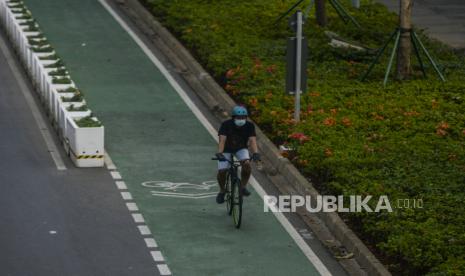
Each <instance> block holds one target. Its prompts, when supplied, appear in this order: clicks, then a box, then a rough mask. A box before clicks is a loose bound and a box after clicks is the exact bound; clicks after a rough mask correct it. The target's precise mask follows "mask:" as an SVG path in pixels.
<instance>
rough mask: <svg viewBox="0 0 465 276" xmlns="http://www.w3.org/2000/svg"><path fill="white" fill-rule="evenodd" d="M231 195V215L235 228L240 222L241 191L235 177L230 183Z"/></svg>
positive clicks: (239, 225)
mask: <svg viewBox="0 0 465 276" xmlns="http://www.w3.org/2000/svg"><path fill="white" fill-rule="evenodd" d="M231 188H232V189H231V191H232V192H231V196H232V217H233V220H234V225H235V226H236V228H239V227H241V222H242V193H241V191H240V189H241V182H240V180H239V179H236V181H234V183H232V187H231Z"/></svg>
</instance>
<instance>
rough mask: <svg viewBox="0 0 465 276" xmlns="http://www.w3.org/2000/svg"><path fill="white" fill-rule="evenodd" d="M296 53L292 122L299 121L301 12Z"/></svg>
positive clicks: (298, 16) (299, 12)
mask: <svg viewBox="0 0 465 276" xmlns="http://www.w3.org/2000/svg"><path fill="white" fill-rule="evenodd" d="M296 39H297V51H296V63H295V64H296V69H295V73H296V78H295V105H294V120H295V122H299V121H300V91H301V87H300V82H301V79H302V76H301V74H302V72H301V71H302V70H301V69H302V12H301V11H297V37H296Z"/></svg>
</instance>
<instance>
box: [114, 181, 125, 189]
mask: <svg viewBox="0 0 465 276" xmlns="http://www.w3.org/2000/svg"><path fill="white" fill-rule="evenodd" d="M115 184H116V187H118V189H119V190H127V189H128V186H126V183H124V181H116V182H115Z"/></svg>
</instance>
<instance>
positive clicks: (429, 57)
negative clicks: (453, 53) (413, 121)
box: [413, 32, 446, 82]
mask: <svg viewBox="0 0 465 276" xmlns="http://www.w3.org/2000/svg"><path fill="white" fill-rule="evenodd" d="M413 37H414V38H415V40H416V42H418V44H420V47H421V49H422V50H423V52H424V53H425V54H426V57H427V58H428V60H429V62H430V63H431V64H432V65H433V68H434V70H435V71H436V73H437V74H438V75H439V77H440V78H441V80H442V81H443V82H445V81H446V79H445V78H444V76H443V75H442V73H441V71H439V68H438V66H437V65H436V62H434V60H433V58H432V57H431V55H430V54H429V53H428V50H426V47H425V45H423V43H422V42H421V40H420V39H419V38H418V36H417V34H416V33H415V32H413Z"/></svg>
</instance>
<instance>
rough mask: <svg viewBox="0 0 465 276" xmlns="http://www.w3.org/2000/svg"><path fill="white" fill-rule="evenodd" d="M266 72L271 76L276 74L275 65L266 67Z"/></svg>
mask: <svg viewBox="0 0 465 276" xmlns="http://www.w3.org/2000/svg"><path fill="white" fill-rule="evenodd" d="M266 71H267V72H268V73H270V74H273V73H274V72H276V65H275V64H272V65H270V66H268V67H266Z"/></svg>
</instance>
